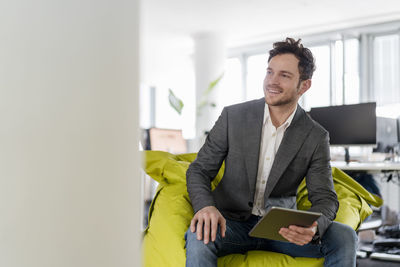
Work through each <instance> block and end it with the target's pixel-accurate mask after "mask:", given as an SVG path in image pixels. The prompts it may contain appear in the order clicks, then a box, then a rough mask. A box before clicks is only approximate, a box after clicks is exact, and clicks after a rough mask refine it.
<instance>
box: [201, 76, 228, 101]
mask: <svg viewBox="0 0 400 267" xmlns="http://www.w3.org/2000/svg"><path fill="white" fill-rule="evenodd" d="M222 77H224V72H223V73H222V74H221V75H220V76H219V77H218V78H217V79H215V80H214V81H212V82H210V84H209V85H208V88H207V90H206V91H204V95H205V96H206V95H208V94H209V93H211V91H212V90H213V89H214V88H215V86H217V84H218V83H219V81H220V80H221V79H222Z"/></svg>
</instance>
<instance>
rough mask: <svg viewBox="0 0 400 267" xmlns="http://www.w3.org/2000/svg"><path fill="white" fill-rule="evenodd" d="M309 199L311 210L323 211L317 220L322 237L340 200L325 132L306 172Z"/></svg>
mask: <svg viewBox="0 0 400 267" xmlns="http://www.w3.org/2000/svg"><path fill="white" fill-rule="evenodd" d="M306 185H307V190H308V199H309V200H310V202H311V204H312V207H311V209H310V211H315V212H321V213H322V216H321V217H320V218H319V219H318V220H317V222H318V235H319V237H322V236H323V234H324V233H325V231H326V229H327V228H328V227H329V225H330V224H331V223H332V221H333V220H334V219H335V217H336V212H337V210H338V208H339V202H338V199H337V195H336V192H335V189H334V187H333V178H332V170H331V166H330V150H329V135H328V133H327V132H324V134H323V135H322V137H321V138H320V140H319V143H318V145H317V147H316V149H315V151H314V153H313V155H312V159H311V163H310V167H309V168H308V171H307V174H306Z"/></svg>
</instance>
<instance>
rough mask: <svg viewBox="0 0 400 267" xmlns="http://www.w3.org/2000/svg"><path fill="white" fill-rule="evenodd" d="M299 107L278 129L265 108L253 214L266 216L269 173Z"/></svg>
mask: <svg viewBox="0 0 400 267" xmlns="http://www.w3.org/2000/svg"><path fill="white" fill-rule="evenodd" d="M296 110H297V105H296V108H295V110H294V111H293V113H292V114H290V116H289V117H288V119H287V120H286V121H285V122H284V123H283V124H282V125H281V126H279V127H278V128H276V127H275V126H274V125H273V124H272V121H271V117H270V114H269V108H268V105H267V104H265V108H264V123H263V128H262V133H261V149H260V155H259V162H258V172H257V181H256V191H255V195H254V203H253V210H252V214H254V215H257V216H263V215H264V214H265V208H264V207H265V205H264V204H265V203H264V193H265V188H266V185H267V180H268V176H269V173H270V172H271V167H272V164H273V163H274V159H275V155H276V152H277V151H278V148H279V146H280V144H281V142H282V138H283V135H284V133H285V131H286V129H287V128H288V127H289V125H290V123H291V122H292V120H293V117H294V114H295V113H296Z"/></svg>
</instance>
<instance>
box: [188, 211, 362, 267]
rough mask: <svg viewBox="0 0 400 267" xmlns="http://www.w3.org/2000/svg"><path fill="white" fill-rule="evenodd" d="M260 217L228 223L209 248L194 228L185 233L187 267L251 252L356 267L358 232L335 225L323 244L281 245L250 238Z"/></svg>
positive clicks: (202, 266) (206, 265)
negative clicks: (316, 259) (222, 235)
mask: <svg viewBox="0 0 400 267" xmlns="http://www.w3.org/2000/svg"><path fill="white" fill-rule="evenodd" d="M259 218H260V217H257V216H251V217H250V218H249V219H248V220H247V221H244V222H237V221H231V220H228V219H227V220H226V232H225V237H224V238H222V237H221V235H220V233H219V230H218V233H217V238H216V240H215V242H211V241H210V242H209V243H208V244H207V245H205V244H204V242H203V241H202V240H201V241H199V240H197V238H196V233H192V232H191V231H190V229H188V231H187V232H186V234H185V239H186V267H194V266H198V267H211V266H215V267H216V266H217V260H218V257H221V256H225V255H228V254H235V253H242V254H244V253H246V252H247V251H249V250H265V251H273V252H279V253H283V254H287V255H290V256H292V257H310V258H325V261H324V266H326V267H328V266H335V267H337V266H340V267H350V266H351V267H353V266H356V248H357V235H356V233H355V231H354V230H353V229H352V228H351V227H349V226H347V225H345V224H341V223H338V222H333V223H332V224H331V225H330V226H329V228H328V229H327V230H326V232H325V234H324V235H323V236H322V238H321V243H320V244H307V245H304V246H298V245H295V244H293V243H289V242H280V241H274V240H269V239H263V238H254V237H250V236H249V235H248V233H249V231H250V230H251V229H252V228H253V226H254V225H255V224H256V223H257V221H258V220H259Z"/></svg>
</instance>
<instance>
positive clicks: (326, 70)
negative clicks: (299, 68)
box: [302, 45, 330, 110]
mask: <svg viewBox="0 0 400 267" xmlns="http://www.w3.org/2000/svg"><path fill="white" fill-rule="evenodd" d="M310 50H311V52H312V53H313V55H314V58H315V64H316V70H315V72H314V75H313V78H312V84H311V88H310V89H309V90H308V91H307V92H306V93H305V94H304V95H303V99H302V101H303V107H304V108H305V109H307V110H308V109H310V108H311V107H318V106H329V104H330V50H329V45H322V46H314V47H310Z"/></svg>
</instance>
